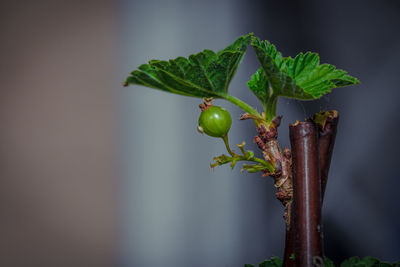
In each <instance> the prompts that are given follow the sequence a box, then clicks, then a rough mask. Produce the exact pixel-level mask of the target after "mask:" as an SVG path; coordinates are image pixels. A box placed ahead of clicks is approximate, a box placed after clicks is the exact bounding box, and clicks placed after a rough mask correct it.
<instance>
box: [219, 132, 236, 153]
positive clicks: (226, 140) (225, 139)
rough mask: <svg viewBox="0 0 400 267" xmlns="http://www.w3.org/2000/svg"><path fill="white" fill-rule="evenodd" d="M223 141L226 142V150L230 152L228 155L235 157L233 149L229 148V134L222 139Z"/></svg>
mask: <svg viewBox="0 0 400 267" xmlns="http://www.w3.org/2000/svg"><path fill="white" fill-rule="evenodd" d="M222 140H224V144H225V147H226V150H228V153H229V154H230V155H231V156H232V157H233V156H234V155H235V154H233V152H232V150H231V148H230V147H229V140H228V135H227V134H226V135H224V136H223V137H222Z"/></svg>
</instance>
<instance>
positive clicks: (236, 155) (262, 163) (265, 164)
mask: <svg viewBox="0 0 400 267" xmlns="http://www.w3.org/2000/svg"><path fill="white" fill-rule="evenodd" d="M221 138H222V140H224V144H225V147H226V150H227V151H228V153H229V154H230V155H231V156H232V157H235V158H237V159H238V160H240V161H251V162H256V163H260V164H261V165H263V166H266V167H267V168H268V170H269V171H274V166H273V165H272V164H271V163H269V162H268V161H266V160H263V159H260V158H257V157H251V158H247V157H246V155H245V153H246V152H245V150H244V149H243V147H240V149H241V150H242V153H243V156H241V155H238V154H236V153H235V152H234V151H232V150H231V148H230V146H229V139H228V135H224V136H223V137H221Z"/></svg>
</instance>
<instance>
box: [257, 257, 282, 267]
mask: <svg viewBox="0 0 400 267" xmlns="http://www.w3.org/2000/svg"><path fill="white" fill-rule="evenodd" d="M282 263H283V262H282V260H281V259H280V258H278V257H272V258H271V259H270V260H266V261H263V262H261V263H260V264H259V265H258V266H259V267H281V266H282Z"/></svg>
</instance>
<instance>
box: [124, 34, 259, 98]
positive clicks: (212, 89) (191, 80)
mask: <svg viewBox="0 0 400 267" xmlns="http://www.w3.org/2000/svg"><path fill="white" fill-rule="evenodd" d="M251 35H252V34H247V35H244V36H241V37H239V38H238V39H237V40H236V41H235V42H233V43H232V44H231V45H229V46H228V47H226V48H225V49H223V50H221V51H219V52H218V53H215V52H213V51H211V50H204V51H203V52H200V53H198V54H194V55H190V56H189V58H184V57H178V58H176V59H171V60H169V61H162V60H151V61H150V62H149V63H148V64H143V65H141V66H140V67H139V68H138V70H135V71H133V72H132V73H131V74H130V76H129V77H128V78H127V79H126V81H125V83H124V85H125V86H128V85H130V84H136V85H143V86H147V87H151V88H155V89H159V90H163V91H167V92H171V93H175V94H180V95H186V96H194V97H214V98H225V96H226V95H227V92H228V87H229V84H230V82H231V80H232V78H233V76H234V75H235V73H236V70H237V68H238V66H239V64H240V62H241V61H242V59H243V56H244V54H245V52H246V49H247V46H248V44H249V41H250V37H251Z"/></svg>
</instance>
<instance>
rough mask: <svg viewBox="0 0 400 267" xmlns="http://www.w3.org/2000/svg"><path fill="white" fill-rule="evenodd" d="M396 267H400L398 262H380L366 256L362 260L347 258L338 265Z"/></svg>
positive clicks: (348, 266)
mask: <svg viewBox="0 0 400 267" xmlns="http://www.w3.org/2000/svg"><path fill="white" fill-rule="evenodd" d="M375 266H376V267H398V266H400V263H399V262H394V263H388V262H381V261H380V260H378V259H376V258H373V257H370V256H367V257H365V258H363V259H362V260H361V259H360V258H358V257H352V258H349V259H347V260H345V261H343V262H342V264H340V267H375Z"/></svg>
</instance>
